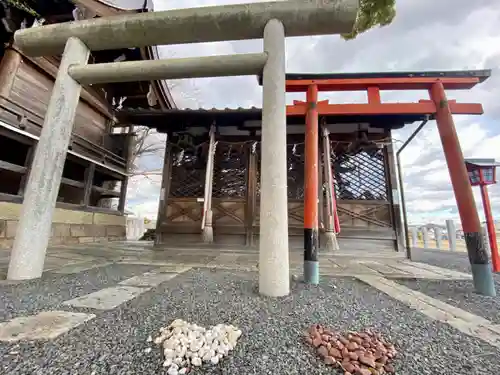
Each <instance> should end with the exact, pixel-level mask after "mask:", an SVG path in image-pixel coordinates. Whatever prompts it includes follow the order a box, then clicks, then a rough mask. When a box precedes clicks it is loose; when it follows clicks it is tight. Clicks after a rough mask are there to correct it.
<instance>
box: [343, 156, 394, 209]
mask: <svg viewBox="0 0 500 375" xmlns="http://www.w3.org/2000/svg"><path fill="white" fill-rule="evenodd" d="M384 166H385V156H384V151H383V150H382V149H379V150H377V151H376V152H374V153H371V154H367V153H366V152H363V151H362V152H359V153H357V154H355V155H345V154H340V155H334V156H333V169H334V179H335V190H336V195H337V199H346V200H349V199H350V200H358V199H359V200H387V186H386V177H385V167H384Z"/></svg>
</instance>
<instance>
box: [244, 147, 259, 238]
mask: <svg viewBox="0 0 500 375" xmlns="http://www.w3.org/2000/svg"><path fill="white" fill-rule="evenodd" d="M247 153H248V158H247V196H246V209H245V226H246V245H247V246H254V228H253V223H254V221H255V214H256V213H257V209H256V204H257V168H258V160H257V158H258V155H257V151H256V152H252V145H251V144H250V145H248V146H247Z"/></svg>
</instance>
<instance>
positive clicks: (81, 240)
mask: <svg viewBox="0 0 500 375" xmlns="http://www.w3.org/2000/svg"><path fill="white" fill-rule="evenodd" d="M78 242H79V243H91V242H94V237H78Z"/></svg>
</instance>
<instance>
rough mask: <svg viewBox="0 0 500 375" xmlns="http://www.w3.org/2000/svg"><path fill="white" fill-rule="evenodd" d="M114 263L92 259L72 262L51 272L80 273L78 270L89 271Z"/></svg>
mask: <svg viewBox="0 0 500 375" xmlns="http://www.w3.org/2000/svg"><path fill="white" fill-rule="evenodd" d="M110 264H112V263H111V262H97V261H95V260H94V261H90V262H82V263H75V264H70V265H67V266H64V267H61V268H59V269H52V270H51V271H50V272H52V273H60V274H70V273H78V272H83V271H88V270H91V269H93V268H98V267H106V266H109V265H110Z"/></svg>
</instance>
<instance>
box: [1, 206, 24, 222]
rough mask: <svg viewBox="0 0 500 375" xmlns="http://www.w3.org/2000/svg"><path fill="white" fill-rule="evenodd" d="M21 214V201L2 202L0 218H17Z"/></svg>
mask: <svg viewBox="0 0 500 375" xmlns="http://www.w3.org/2000/svg"><path fill="white" fill-rule="evenodd" d="M19 215H21V205H20V204H19V203H10V202H0V219H2V220H17V219H19Z"/></svg>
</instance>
